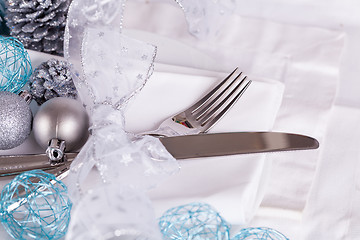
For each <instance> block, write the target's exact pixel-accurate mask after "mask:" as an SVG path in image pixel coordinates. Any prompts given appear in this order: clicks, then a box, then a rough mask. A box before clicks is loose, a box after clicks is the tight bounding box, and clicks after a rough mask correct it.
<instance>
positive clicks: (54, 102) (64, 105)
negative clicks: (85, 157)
mask: <svg viewBox="0 0 360 240" xmlns="http://www.w3.org/2000/svg"><path fill="white" fill-rule="evenodd" d="M88 128H89V117H88V115H87V113H86V110H85V108H84V107H83V106H82V104H81V103H80V102H79V101H77V100H75V99H71V98H64V97H57V98H53V99H50V100H49V101H47V102H45V103H44V104H43V105H41V107H40V108H39V110H38V112H37V114H36V115H35V117H34V122H33V132H34V137H35V140H36V141H37V143H38V144H39V145H40V146H41V147H43V148H44V149H46V148H47V147H48V146H49V142H50V140H51V139H59V140H62V141H65V150H66V151H67V152H69V151H75V150H78V149H79V148H81V147H82V146H83V145H84V143H85V142H86V140H87V138H88V136H89V132H88Z"/></svg>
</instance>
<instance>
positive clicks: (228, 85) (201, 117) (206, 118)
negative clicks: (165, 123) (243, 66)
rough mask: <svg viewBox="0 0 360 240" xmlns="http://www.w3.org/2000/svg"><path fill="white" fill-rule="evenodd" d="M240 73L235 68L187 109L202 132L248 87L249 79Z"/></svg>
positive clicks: (226, 110)
mask: <svg viewBox="0 0 360 240" xmlns="http://www.w3.org/2000/svg"><path fill="white" fill-rule="evenodd" d="M241 75H242V72H239V71H238V68H236V69H235V70H234V71H233V72H232V73H230V75H229V76H227V77H226V78H225V79H224V80H223V81H221V82H220V84H218V85H217V86H216V87H215V88H214V89H213V90H211V91H210V92H209V93H208V94H206V95H205V96H204V97H203V98H202V99H200V100H199V101H198V102H197V103H195V104H194V105H193V106H192V107H191V108H190V109H188V110H189V111H190V112H191V115H192V117H193V118H195V119H194V120H196V122H198V124H200V126H201V127H203V128H205V130H204V132H205V131H207V130H209V128H211V127H212V126H213V125H214V124H215V123H217V122H218V121H219V120H220V119H221V117H223V116H224V115H225V114H226V113H227V112H228V111H229V109H230V108H231V107H232V106H233V105H234V104H235V103H236V102H237V101H238V100H239V98H240V97H241V95H242V94H243V93H244V92H245V90H246V89H247V88H248V87H249V85H250V83H251V80H248V81H247V80H246V78H247V76H241Z"/></svg>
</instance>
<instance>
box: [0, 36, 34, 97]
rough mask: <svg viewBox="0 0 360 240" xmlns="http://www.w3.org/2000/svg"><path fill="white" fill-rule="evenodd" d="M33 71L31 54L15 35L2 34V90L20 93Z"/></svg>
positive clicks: (0, 51)
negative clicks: (4, 35)
mask: <svg viewBox="0 0 360 240" xmlns="http://www.w3.org/2000/svg"><path fill="white" fill-rule="evenodd" d="M31 73H32V67H31V61H30V56H29V54H28V52H27V51H26V49H25V48H24V46H23V44H22V43H21V42H20V41H19V40H17V39H16V38H13V37H3V36H0V91H9V92H13V93H18V92H19V90H20V89H21V88H22V87H24V86H25V84H26V82H27V81H28V79H29V77H30V76H31Z"/></svg>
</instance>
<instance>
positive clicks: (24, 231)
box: [0, 170, 72, 240]
mask: <svg viewBox="0 0 360 240" xmlns="http://www.w3.org/2000/svg"><path fill="white" fill-rule="evenodd" d="M71 206H72V203H71V201H70V199H69V197H68V195H67V188H66V186H65V185H64V183H62V182H61V181H58V180H56V178H55V176H54V175H52V174H49V173H46V172H44V171H41V170H33V171H28V172H24V173H22V174H20V175H18V176H16V177H15V178H14V179H13V180H12V181H11V182H10V183H8V184H7V185H6V186H5V187H4V188H3V190H2V192H1V209H0V213H1V222H2V224H3V226H4V227H5V229H6V231H7V232H8V233H9V234H10V235H11V236H12V237H13V238H14V239H51V240H55V239H60V238H62V237H63V236H64V235H65V234H66V232H67V228H68V225H69V221H70V211H71Z"/></svg>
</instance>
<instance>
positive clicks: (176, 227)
mask: <svg viewBox="0 0 360 240" xmlns="http://www.w3.org/2000/svg"><path fill="white" fill-rule="evenodd" d="M159 226H160V230H161V232H162V234H163V237H164V239H165V240H167V239H177V240H184V239H186V240H227V239H229V231H230V226H228V224H227V222H226V221H225V220H224V219H223V218H222V217H221V216H220V214H219V213H218V212H217V211H216V210H214V209H213V208H212V207H211V206H210V205H208V204H204V203H190V204H186V205H182V206H179V207H175V208H171V209H169V210H167V211H166V212H165V213H164V214H163V216H162V217H161V218H160V220H159Z"/></svg>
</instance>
